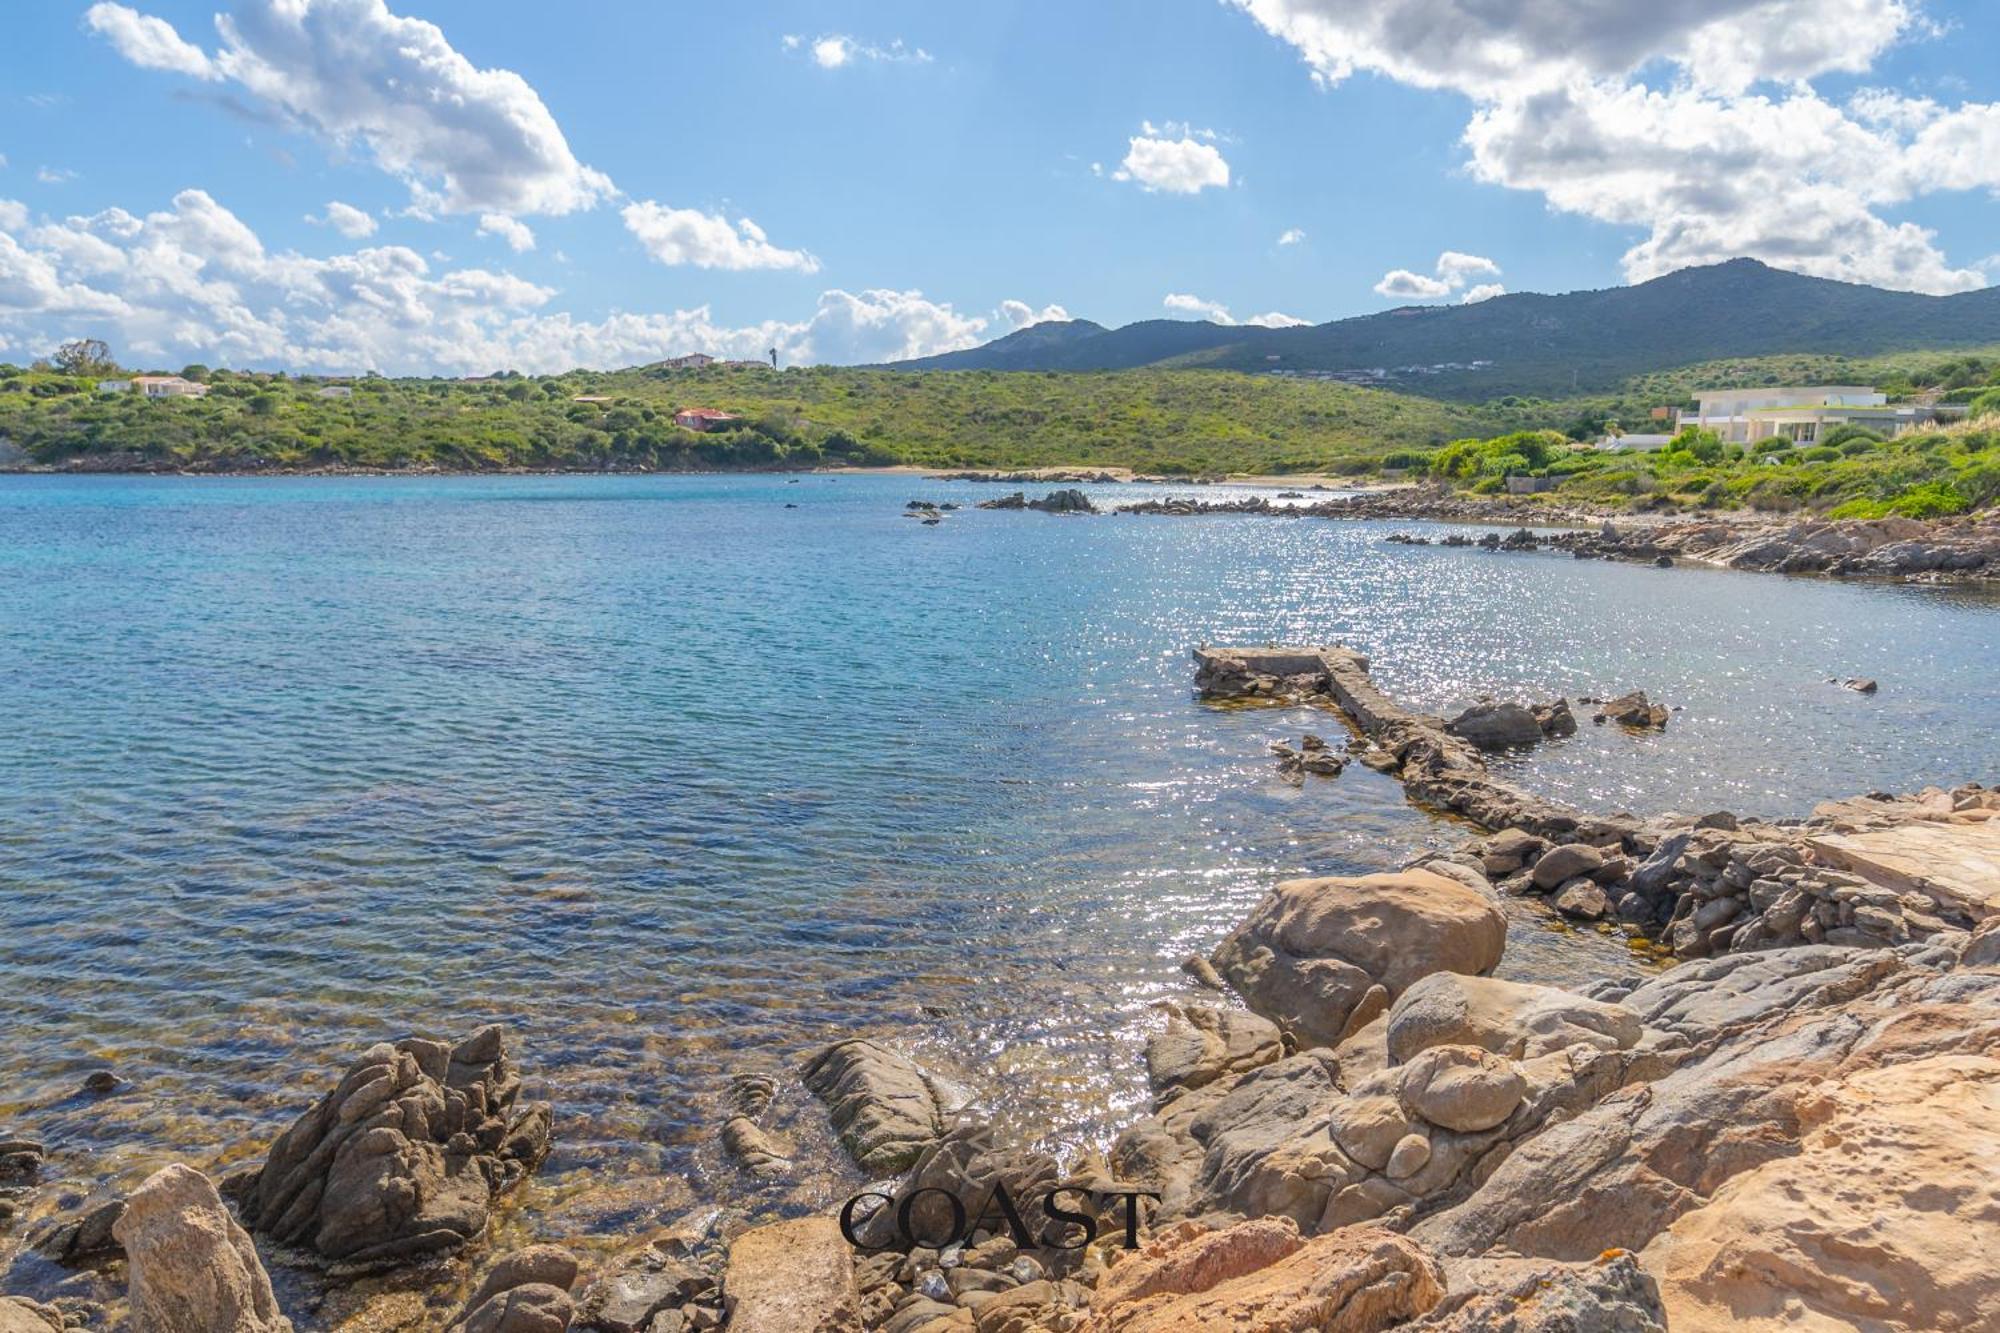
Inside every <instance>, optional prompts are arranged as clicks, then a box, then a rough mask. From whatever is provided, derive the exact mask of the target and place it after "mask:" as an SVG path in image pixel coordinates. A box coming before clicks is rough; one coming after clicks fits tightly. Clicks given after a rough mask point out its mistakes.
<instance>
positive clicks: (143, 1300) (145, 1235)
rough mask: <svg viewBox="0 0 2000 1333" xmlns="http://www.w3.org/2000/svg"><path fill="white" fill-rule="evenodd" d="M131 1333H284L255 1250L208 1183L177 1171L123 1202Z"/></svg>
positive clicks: (287, 1329)
mask: <svg viewBox="0 0 2000 1333" xmlns="http://www.w3.org/2000/svg"><path fill="white" fill-rule="evenodd" d="M114 1230H115V1232H116V1234H117V1238H118V1243H119V1244H120V1245H122V1246H123V1247H124V1249H125V1261H126V1290H127V1295H128V1299H129V1300H130V1303H131V1321H130V1322H131V1328H132V1333H291V1330H292V1322H291V1320H289V1319H287V1318H285V1317H284V1316H283V1315H282V1314H280V1313H278V1301H277V1298H276V1297H275V1296H274V1295H272V1293H271V1279H270V1278H269V1277H268V1276H267V1275H266V1274H265V1272H264V1266H263V1265H262V1264H261V1263H259V1262H258V1260H257V1248H256V1246H254V1245H252V1244H251V1243H250V1237H249V1236H248V1235H247V1234H246V1233H245V1232H244V1230H243V1228H242V1227H240V1226H237V1225H236V1222H235V1220H234V1219H233V1218H231V1217H230V1216H229V1212H228V1210H227V1209H225V1208H224V1207H223V1206H222V1196H221V1195H219V1194H217V1193H216V1192H215V1186H214V1185H213V1184H212V1183H210V1181H209V1179H208V1177H207V1176H204V1175H203V1174H202V1173H201V1172H199V1171H196V1170H194V1169H192V1168H190V1167H186V1166H182V1165H180V1164H178V1163H176V1164H175V1165H173V1166H169V1167H166V1168H164V1169H163V1170H161V1171H158V1172H156V1173H154V1174H153V1175H152V1176H151V1177H149V1178H148V1179H147V1180H146V1182H145V1183H144V1184H142V1185H140V1186H139V1188H138V1189H136V1190H134V1191H133V1192H132V1194H131V1197H130V1198H128V1199H127V1200H126V1201H125V1211H124V1212H123V1214H121V1215H120V1217H119V1218H118V1222H117V1225H116V1227H115V1228H114Z"/></svg>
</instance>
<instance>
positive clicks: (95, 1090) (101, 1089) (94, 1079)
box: [81, 1069, 120, 1097]
mask: <svg viewBox="0 0 2000 1333" xmlns="http://www.w3.org/2000/svg"><path fill="white" fill-rule="evenodd" d="M119 1082H120V1079H119V1077H118V1075H116V1074H114V1073H112V1072H111V1071H110V1070H108V1069H93V1070H92V1071H91V1072H90V1073H88V1074H86V1075H85V1076H84V1079H83V1087H82V1089H81V1090H82V1091H83V1092H86V1093H88V1094H89V1095H91V1096H93V1097H102V1096H104V1095H105V1094H106V1093H112V1092H116V1091H118V1084H119Z"/></svg>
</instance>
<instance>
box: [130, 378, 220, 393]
mask: <svg viewBox="0 0 2000 1333" xmlns="http://www.w3.org/2000/svg"><path fill="white" fill-rule="evenodd" d="M132 387H133V388H135V389H137V390H138V391H139V392H140V393H143V394H145V395H146V396H147V397H148V398H204V397H207V395H208V386H207V385H206V384H196V383H195V382H194V381H193V380H187V379H182V378H181V377H180V376H179V375H134V376H133V377H132Z"/></svg>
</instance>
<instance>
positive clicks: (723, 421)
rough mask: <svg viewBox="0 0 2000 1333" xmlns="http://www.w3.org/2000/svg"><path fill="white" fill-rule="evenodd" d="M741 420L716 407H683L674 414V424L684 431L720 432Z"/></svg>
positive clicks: (734, 414) (738, 416)
mask: <svg viewBox="0 0 2000 1333" xmlns="http://www.w3.org/2000/svg"><path fill="white" fill-rule="evenodd" d="M741 420H743V418H742V417H741V416H740V415H739V414H737V413H735V412H724V411H723V410H722V409H721V408H718V407H684V408H682V409H681V410H680V411H678V412H676V413H674V424H675V425H676V426H679V427H681V428H682V429H684V430H721V429H722V428H723V427H724V426H727V425H730V424H731V423H733V422H737V421H741Z"/></svg>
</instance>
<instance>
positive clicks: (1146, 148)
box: [1111, 123, 1229, 194]
mask: <svg viewBox="0 0 2000 1333" xmlns="http://www.w3.org/2000/svg"><path fill="white" fill-rule="evenodd" d="M1216 137H1217V136H1216V135H1215V133H1214V131H1212V130H1194V129H1191V128H1189V127H1188V126H1185V125H1176V124H1172V123H1169V124H1167V125H1153V124H1147V125H1145V126H1143V132H1142V133H1140V134H1136V135H1134V136H1132V138H1131V139H1130V140H1129V141H1128V143H1127V148H1126V152H1125V160H1124V161H1122V162H1120V163H1119V164H1118V169H1117V170H1116V171H1114V172H1112V173H1111V178H1112V179H1113V180H1120V181H1131V182H1133V183H1134V184H1136V185H1138V186H1139V187H1140V188H1141V189H1143V190H1147V191H1150V192H1159V193H1165V194H1199V193H1201V192H1202V191H1203V190H1206V189H1210V188H1214V189H1227V188H1229V163H1228V162H1226V161H1224V160H1223V157H1222V153H1221V151H1220V150H1219V149H1217V148H1216V146H1215V144H1214V142H1213V140H1214V139H1215V138H1216Z"/></svg>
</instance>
